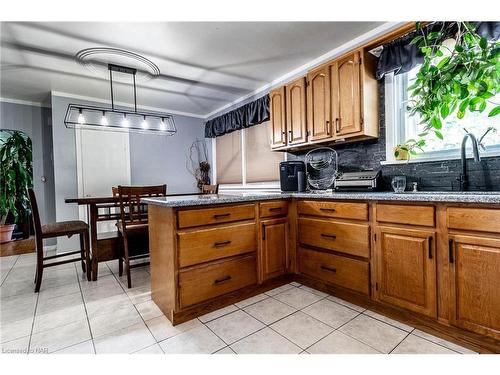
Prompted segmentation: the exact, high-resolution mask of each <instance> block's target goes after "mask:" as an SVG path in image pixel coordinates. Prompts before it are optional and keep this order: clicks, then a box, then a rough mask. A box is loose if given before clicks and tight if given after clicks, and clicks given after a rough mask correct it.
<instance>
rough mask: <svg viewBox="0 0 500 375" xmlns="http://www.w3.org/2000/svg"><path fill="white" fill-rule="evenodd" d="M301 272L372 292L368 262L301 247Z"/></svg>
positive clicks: (365, 291) (365, 292)
mask: <svg viewBox="0 0 500 375" xmlns="http://www.w3.org/2000/svg"><path fill="white" fill-rule="evenodd" d="M298 253H299V254H298V257H299V272H300V273H302V274H304V275H307V276H310V277H312V278H314V279H319V280H322V281H325V282H327V283H331V284H335V285H339V286H341V287H343V288H347V289H352V290H355V291H356V292H360V293H363V294H367V295H368V294H369V293H370V288H369V285H370V282H369V274H370V271H369V265H368V262H365V261H361V260H356V259H351V258H347V257H344V256H339V255H335V254H329V253H327V252H323V251H316V250H310V249H306V248H302V247H300V248H299V251H298Z"/></svg>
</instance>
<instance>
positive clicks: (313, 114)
mask: <svg viewBox="0 0 500 375" xmlns="http://www.w3.org/2000/svg"><path fill="white" fill-rule="evenodd" d="M330 120H331V119H330V67H329V65H322V66H320V67H318V68H316V69H314V70H312V71H310V72H309V73H308V74H307V130H308V134H309V136H310V137H309V140H311V141H317V140H326V139H329V138H331V137H332V130H331V122H330Z"/></svg>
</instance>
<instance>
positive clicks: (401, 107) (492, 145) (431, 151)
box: [385, 66, 500, 162]
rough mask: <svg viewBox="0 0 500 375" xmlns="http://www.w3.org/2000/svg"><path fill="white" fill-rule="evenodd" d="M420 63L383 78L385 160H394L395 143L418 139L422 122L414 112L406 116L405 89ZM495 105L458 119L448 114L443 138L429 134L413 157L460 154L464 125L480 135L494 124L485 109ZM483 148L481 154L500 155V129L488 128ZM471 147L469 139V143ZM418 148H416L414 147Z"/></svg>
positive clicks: (438, 156)
mask: <svg viewBox="0 0 500 375" xmlns="http://www.w3.org/2000/svg"><path fill="white" fill-rule="evenodd" d="M419 68H420V66H417V67H415V68H414V69H412V70H411V71H409V72H407V73H404V74H398V75H394V73H391V74H388V75H386V78H385V109H386V139H387V146H386V156H387V158H386V160H387V162H393V161H394V154H393V148H394V146H396V145H398V144H400V143H404V142H405V141H406V140H408V139H411V138H414V139H418V134H419V133H421V132H422V129H423V125H419V124H418V117H417V116H409V115H408V111H407V103H408V90H407V88H408V87H409V86H410V85H411V84H412V82H413V81H414V80H415V79H416V74H417V72H418V70H419ZM499 100H500V98H499V97H498V95H497V96H496V97H494V98H492V101H493V102H498V101H499ZM493 107H494V104H492V103H490V104H489V107H488V108H487V109H486V110H485V111H484V112H483V113H479V112H474V113H467V114H466V116H465V117H464V118H463V119H462V120H458V119H457V117H456V116H455V115H454V114H451V115H449V116H448V117H447V118H446V120H445V121H443V129H442V131H441V133H442V134H443V137H444V139H443V140H440V139H439V138H437V137H435V136H433V134H429V136H428V137H427V138H426V146H425V148H424V150H425V153H421V152H420V153H419V154H418V155H417V156H412V159H413V160H416V161H426V160H428V161H431V160H444V159H453V158H459V157H460V151H459V150H460V146H461V143H462V139H463V136H464V134H465V130H464V128H465V129H467V131H469V132H470V133H472V134H474V135H475V136H476V137H477V138H478V139H479V138H480V137H481V136H482V135H483V133H484V132H485V131H486V129H487V128H488V126H494V124H495V123H494V121H496V122H498V119H496V118H491V117H490V118H489V117H488V112H489V111H490V110H491V109H492V108H493ZM482 144H483V146H485V149H484V150H481V155H483V156H494V155H500V132H498V131H497V132H493V131H491V132H489V133H488V135H487V136H486V137H485V138H484V139H483V141H482ZM468 147H470V143H468ZM417 152H419V151H418V150H417Z"/></svg>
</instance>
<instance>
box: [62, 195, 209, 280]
mask: <svg viewBox="0 0 500 375" xmlns="http://www.w3.org/2000/svg"><path fill="white" fill-rule="evenodd" d="M198 194H200V193H199V192H196V193H178V194H166V196H167V197H175V196H183V195H198ZM64 201H65V203H68V204H77V205H78V206H86V210H87V224H88V225H89V232H90V233H89V234H90V251H91V272H92V280H93V281H96V280H97V276H98V268H99V263H101V262H108V261H110V260H114V259H118V258H119V257H120V255H121V249H122V246H123V242H122V240H121V238H120V237H119V234H118V230H116V231H110V232H104V233H99V232H98V223H99V222H105V221H116V222H118V221H119V220H120V217H121V214H120V197H119V196H118V195H115V196H112V195H110V196H102V197H93V196H85V197H76V198H66V199H65V200H64ZM140 245H141V244H140V243H139V242H135V243H134V242H133V243H132V244H131V246H140Z"/></svg>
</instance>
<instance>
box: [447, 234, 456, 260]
mask: <svg viewBox="0 0 500 375" xmlns="http://www.w3.org/2000/svg"><path fill="white" fill-rule="evenodd" d="M453 258H454V257H453V240H452V239H450V240H449V241H448V260H449V262H450V263H453V262H455V259H453Z"/></svg>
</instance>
